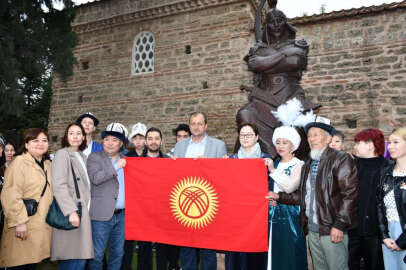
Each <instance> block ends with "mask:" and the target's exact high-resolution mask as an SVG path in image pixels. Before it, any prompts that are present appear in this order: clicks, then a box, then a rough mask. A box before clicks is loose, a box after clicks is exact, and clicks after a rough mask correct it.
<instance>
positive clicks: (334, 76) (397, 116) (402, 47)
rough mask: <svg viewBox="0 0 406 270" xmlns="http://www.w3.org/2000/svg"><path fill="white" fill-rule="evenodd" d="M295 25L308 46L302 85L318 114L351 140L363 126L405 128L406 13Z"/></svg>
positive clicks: (385, 13) (387, 129) (380, 14)
mask: <svg viewBox="0 0 406 270" xmlns="http://www.w3.org/2000/svg"><path fill="white" fill-rule="evenodd" d="M296 26H297V28H298V32H299V36H300V38H305V39H306V40H308V42H310V44H311V46H310V55H309V63H308V71H307V72H306V73H305V75H304V77H303V80H302V84H303V87H304V88H305V89H306V94H307V96H308V97H309V98H310V99H311V100H312V101H313V102H317V103H320V104H322V105H323V107H322V109H321V110H320V115H323V116H327V117H328V118H330V119H331V120H332V121H333V124H334V126H336V127H337V128H338V129H340V130H342V131H344V133H345V135H346V136H347V138H348V140H350V141H352V139H353V137H354V134H355V133H356V132H359V131H361V130H362V129H365V128H370V127H374V128H379V129H381V130H383V131H384V133H385V134H386V135H387V134H389V133H390V132H391V131H392V129H393V128H394V127H399V126H406V9H397V10H392V11H383V12H376V13H371V14H365V15H357V16H353V17H351V18H348V17H344V18H340V19H336V20H329V21H323V22H318V23H314V24H297V25H296ZM351 145H352V143H349V144H348V145H347V149H348V148H349V147H350V146H351Z"/></svg>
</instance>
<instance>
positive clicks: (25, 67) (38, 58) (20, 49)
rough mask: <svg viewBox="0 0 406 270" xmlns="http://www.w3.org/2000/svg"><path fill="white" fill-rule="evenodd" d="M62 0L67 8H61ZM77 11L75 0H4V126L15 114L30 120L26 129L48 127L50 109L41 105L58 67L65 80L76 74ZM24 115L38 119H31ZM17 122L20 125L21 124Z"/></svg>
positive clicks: (0, 126)
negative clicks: (74, 4)
mask: <svg viewBox="0 0 406 270" xmlns="http://www.w3.org/2000/svg"><path fill="white" fill-rule="evenodd" d="M58 3H59V4H60V3H63V4H64V6H65V7H64V8H63V9H62V10H58V9H56V8H55V5H57V4H58ZM74 15H75V10H74V6H73V2H72V0H3V1H0V100H1V103H0V131H1V130H5V129H6V128H9V125H10V123H9V122H8V121H11V120H12V119H15V120H16V121H17V120H19V121H23V122H25V124H27V125H26V126H25V127H24V126H23V127H22V128H27V127H33V126H34V125H33V124H35V125H37V126H41V127H44V122H46V121H47V119H48V113H49V109H48V111H46V112H45V111H43V110H41V109H39V108H37V106H39V104H42V105H43V103H44V102H48V100H47V99H48V98H49V99H50V96H49V95H50V94H51V93H52V89H51V88H50V87H51V82H52V74H53V72H57V73H58V74H60V75H61V77H62V78H63V79H66V78H67V77H68V76H70V75H72V70H73V64H74V63H75V58H74V56H73V48H74V47H75V45H76V44H77V37H76V34H75V33H74V32H73V31H72V27H71V23H72V21H73V19H74ZM43 98H46V99H45V100H42V99H43ZM48 107H49V106H48ZM29 112H31V113H39V115H36V116H35V117H33V116H32V115H31V114H28V113H29ZM45 115H46V116H45ZM23 116H24V117H29V119H31V120H34V119H35V121H34V123H26V119H22V117H23ZM45 118H46V119H45ZM39 119H42V120H41V121H44V122H41V123H38V122H37V120H39ZM16 121H12V123H14V127H15V126H20V123H17V122H16Z"/></svg>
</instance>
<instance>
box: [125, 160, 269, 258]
mask: <svg viewBox="0 0 406 270" xmlns="http://www.w3.org/2000/svg"><path fill="white" fill-rule="evenodd" d="M126 159H127V164H126V167H125V170H124V172H125V204H126V207H125V212H126V215H125V230H126V239H129V240H140V241H151V242H159V243H166V244H173V245H178V246H188V247H198V248H208V249H217V250H230V251H241V252H262V251H266V250H267V247H268V201H267V200H266V199H265V196H266V195H267V192H268V181H267V171H266V167H265V165H264V161H263V160H262V159H204V158H199V159H186V158H178V159H176V160H172V159H169V158H126Z"/></svg>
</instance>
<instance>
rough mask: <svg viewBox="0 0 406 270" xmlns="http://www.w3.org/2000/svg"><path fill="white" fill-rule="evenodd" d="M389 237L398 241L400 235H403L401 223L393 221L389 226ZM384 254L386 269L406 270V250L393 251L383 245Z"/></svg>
mask: <svg viewBox="0 0 406 270" xmlns="http://www.w3.org/2000/svg"><path fill="white" fill-rule="evenodd" d="M388 230H389V236H390V238H391V239H393V240H396V239H398V237H399V235H401V234H402V227H401V226H400V222H399V221H392V222H389V224H388ZM382 252H383V262H384V264H385V269H390V270H402V269H403V270H404V269H406V264H405V263H404V261H403V258H405V256H406V250H401V251H392V250H390V249H389V248H387V247H386V246H385V245H382Z"/></svg>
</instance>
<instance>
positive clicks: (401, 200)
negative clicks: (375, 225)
mask: <svg viewBox="0 0 406 270" xmlns="http://www.w3.org/2000/svg"><path fill="white" fill-rule="evenodd" d="M388 150H389V153H390V154H391V157H392V158H393V159H394V161H395V162H394V163H391V164H389V165H388V166H386V167H385V168H384V169H383V172H382V176H381V179H380V183H379V189H378V198H377V200H378V220H379V229H380V232H381V236H382V239H383V243H384V244H383V245H382V251H383V258H384V263H385V269H391V270H396V269H405V268H406V264H405V255H406V250H405V249H406V227H405V222H406V128H400V129H397V130H396V131H394V132H393V133H392V134H391V135H390V136H389V144H388Z"/></svg>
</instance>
